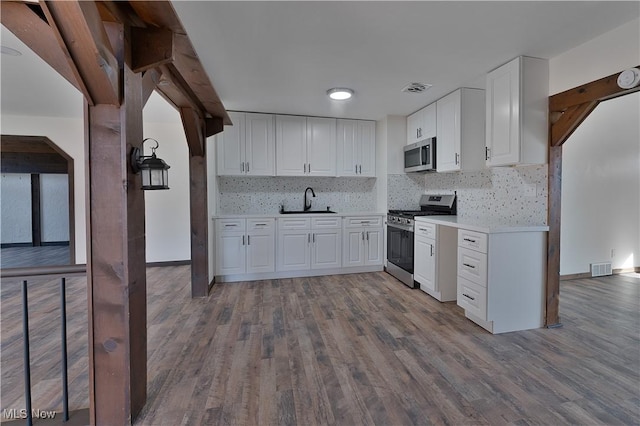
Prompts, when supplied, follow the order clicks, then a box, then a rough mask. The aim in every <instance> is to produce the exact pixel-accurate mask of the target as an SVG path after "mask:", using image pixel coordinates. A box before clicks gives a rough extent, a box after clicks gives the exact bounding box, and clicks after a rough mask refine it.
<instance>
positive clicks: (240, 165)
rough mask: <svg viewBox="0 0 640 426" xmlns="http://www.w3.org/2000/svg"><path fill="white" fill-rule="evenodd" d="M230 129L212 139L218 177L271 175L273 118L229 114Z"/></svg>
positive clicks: (241, 113) (239, 113)
mask: <svg viewBox="0 0 640 426" xmlns="http://www.w3.org/2000/svg"><path fill="white" fill-rule="evenodd" d="M229 117H230V118H231V121H232V122H233V126H225V129H224V131H223V132H222V133H220V134H219V135H217V136H216V148H217V163H218V164H217V166H218V171H217V173H218V175H221V176H222V175H227V176H238V175H251V176H273V175H275V132H274V116H273V115H271V114H253V113H244V112H233V111H230V112H229Z"/></svg>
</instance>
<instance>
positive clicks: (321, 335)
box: [1, 266, 640, 426]
mask: <svg viewBox="0 0 640 426" xmlns="http://www.w3.org/2000/svg"><path fill="white" fill-rule="evenodd" d="M189 279H190V270H189V267H188V266H179V267H162V268H149V269H148V358H149V363H148V368H149V382H148V385H147V386H148V401H147V404H146V406H145V408H144V410H143V412H142V413H141V415H140V416H139V418H138V419H137V421H136V424H138V425H224V424H229V425H271V424H274V425H275V424H278V425H305V426H306V425H315V424H337V425H360V424H379V425H409V424H491V425H498V424H517V425H526V424H553V425H556V424H640V336H639V333H640V278H638V274H635V275H633V274H630V275H628V276H620V275H618V276H613V277H603V278H598V279H585V280H574V281H563V282H562V283H561V299H560V300H561V305H560V315H561V321H562V323H563V325H564V327H562V328H559V329H551V330H547V329H539V330H531V331H525V332H516V333H507V334H503V335H497V336H493V335H491V334H489V333H487V332H486V331H484V330H483V329H481V328H480V327H478V326H476V325H475V324H473V323H472V322H471V321H468V320H467V319H465V318H464V316H463V313H462V310H461V309H460V308H459V307H457V306H456V305H455V304H454V303H444V304H442V303H439V302H437V301H436V300H435V299H432V298H431V297H429V296H428V295H426V294H424V293H422V292H420V291H416V290H411V289H409V288H407V287H405V286H404V285H402V284H401V283H399V282H398V281H396V280H395V279H394V278H393V277H391V276H389V275H387V274H385V273H370V274H355V275H342V276H329V277H315V278H299V279H284V280H268V281H255V282H245V283H228V284H217V285H216V286H214V289H213V291H212V294H211V295H210V296H209V297H208V298H207V299H196V300H192V299H190V298H189ZM57 285H58V283H57V281H46V280H41V281H35V280H34V281H30V284H29V287H30V300H31V306H33V308H32V310H31V318H32V319H31V333H32V358H31V359H32V363H33V367H32V368H33V371H32V383H33V384H34V399H33V401H34V402H33V407H34V408H39V409H42V410H50V409H57V410H59V409H60V407H61V403H60V390H59V389H60V387H59V349H58V345H59V331H60V329H59V325H58V324H57V322H55V319H56V318H58V310H57V309H58V308H57V303H58V300H57V295H58V292H57V291H58V290H57ZM85 285H86V282H85V280H84V279H80V278H73V279H69V280H68V287H69V290H68V300H69V311H70V316H69V319H70V322H69V335H70V339H69V353H70V358H71V359H70V382H71V392H70V394H71V409H81V408H84V407H86V406H87V405H88V398H87V396H86V395H87V386H88V380H87V368H86V363H87V356H86V353H87V346H86V345H87V339H86V289H85ZM19 299H20V292H19V286H17V285H15V283H12V282H8V281H3V283H2V313H1V315H2V317H1V319H2V325H1V327H2V353H1V354H2V388H1V392H2V395H1V396H2V407H1V408H2V409H5V408H22V407H23V405H24V402H23V401H24V400H23V396H22V392H23V391H22V386H23V384H22V358H21V357H22V355H21V348H22V346H21V345H22V339H21V319H20V310H19V309H20V305H19ZM38 342H39V343H38Z"/></svg>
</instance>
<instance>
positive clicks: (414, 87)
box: [402, 83, 432, 93]
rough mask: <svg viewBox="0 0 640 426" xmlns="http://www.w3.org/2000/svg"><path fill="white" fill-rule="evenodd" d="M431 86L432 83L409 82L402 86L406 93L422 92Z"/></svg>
mask: <svg viewBox="0 0 640 426" xmlns="http://www.w3.org/2000/svg"><path fill="white" fill-rule="evenodd" d="M431 86H432V85H431V84H427V83H409V84H407V85H406V86H404V87H403V88H402V91H403V92H406V93H422V92H425V91H427V90H429V89H430V88H431Z"/></svg>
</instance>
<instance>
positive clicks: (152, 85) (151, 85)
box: [142, 69, 161, 106]
mask: <svg viewBox="0 0 640 426" xmlns="http://www.w3.org/2000/svg"><path fill="white" fill-rule="evenodd" d="M160 75H161V74H160V72H158V70H155V69H150V70H147V71H145V72H144V74H143V75H142V106H145V105H146V104H147V101H148V100H149V97H150V96H151V94H152V93H153V91H154V90H155V89H156V87H157V86H158V82H159V81H160Z"/></svg>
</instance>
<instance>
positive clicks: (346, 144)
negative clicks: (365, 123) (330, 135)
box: [336, 120, 359, 176]
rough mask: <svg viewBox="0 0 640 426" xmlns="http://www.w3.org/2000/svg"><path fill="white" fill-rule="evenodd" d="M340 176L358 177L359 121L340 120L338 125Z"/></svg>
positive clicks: (338, 167)
mask: <svg viewBox="0 0 640 426" xmlns="http://www.w3.org/2000/svg"><path fill="white" fill-rule="evenodd" d="M336 125H337V129H338V130H337V141H336V142H337V152H338V155H337V157H338V158H337V164H338V166H337V170H338V176H357V175H358V164H359V162H358V150H359V147H358V146H357V133H358V125H359V123H358V121H356V120H338V121H337V123H336Z"/></svg>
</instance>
